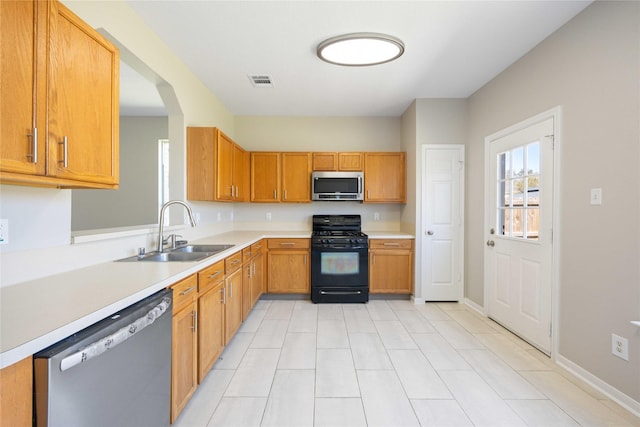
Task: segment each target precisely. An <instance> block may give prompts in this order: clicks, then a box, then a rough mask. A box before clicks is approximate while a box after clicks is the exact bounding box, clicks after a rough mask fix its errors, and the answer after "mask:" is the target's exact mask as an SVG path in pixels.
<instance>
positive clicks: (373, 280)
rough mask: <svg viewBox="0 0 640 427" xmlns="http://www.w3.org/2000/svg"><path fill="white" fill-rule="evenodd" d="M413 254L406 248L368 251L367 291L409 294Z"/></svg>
mask: <svg viewBox="0 0 640 427" xmlns="http://www.w3.org/2000/svg"><path fill="white" fill-rule="evenodd" d="M412 269H413V256H412V254H411V251H407V250H371V251H370V252H369V291H370V292H371V293H397V294H409V293H411V286H412V280H411V279H412V277H413V276H412Z"/></svg>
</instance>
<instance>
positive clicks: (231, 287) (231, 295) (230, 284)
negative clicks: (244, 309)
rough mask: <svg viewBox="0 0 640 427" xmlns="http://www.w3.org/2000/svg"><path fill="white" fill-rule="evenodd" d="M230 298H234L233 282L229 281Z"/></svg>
mask: <svg viewBox="0 0 640 427" xmlns="http://www.w3.org/2000/svg"><path fill="white" fill-rule="evenodd" d="M229 298H231V299H233V282H231V283H229Z"/></svg>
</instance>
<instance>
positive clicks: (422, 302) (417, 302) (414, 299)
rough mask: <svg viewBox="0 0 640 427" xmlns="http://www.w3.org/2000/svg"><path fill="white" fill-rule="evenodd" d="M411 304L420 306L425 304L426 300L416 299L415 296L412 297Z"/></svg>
mask: <svg viewBox="0 0 640 427" xmlns="http://www.w3.org/2000/svg"><path fill="white" fill-rule="evenodd" d="M411 302H412V303H414V304H416V305H418V304H424V303H425V300H424V298H416V296H415V295H411Z"/></svg>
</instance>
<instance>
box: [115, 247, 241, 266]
mask: <svg viewBox="0 0 640 427" xmlns="http://www.w3.org/2000/svg"><path fill="white" fill-rule="evenodd" d="M231 247H233V245H187V246H181V247H179V248H176V249H172V250H167V251H166V252H149V253H147V254H145V255H142V256H132V257H128V258H123V259H119V260H118V261H120V262H141V261H149V262H193V261H200V260H203V259H205V258H208V257H210V256H212V255H215V254H217V253H218V252H221V251H224V250H225V249H229V248H231Z"/></svg>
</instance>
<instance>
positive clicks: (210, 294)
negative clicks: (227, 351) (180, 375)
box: [198, 261, 225, 384]
mask: <svg viewBox="0 0 640 427" xmlns="http://www.w3.org/2000/svg"><path fill="white" fill-rule="evenodd" d="M198 292H199V297H198V384H199V383H201V382H202V380H203V379H204V377H205V376H206V375H207V374H208V373H209V371H210V370H211V368H212V367H213V365H214V363H216V360H218V357H219V356H220V353H222V350H223V349H224V344H225V343H224V317H225V315H224V309H225V307H224V292H225V291H224V261H219V262H217V263H215V264H213V265H212V266H210V267H207V268H205V269H204V270H202V271H200V272H199V273H198Z"/></svg>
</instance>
